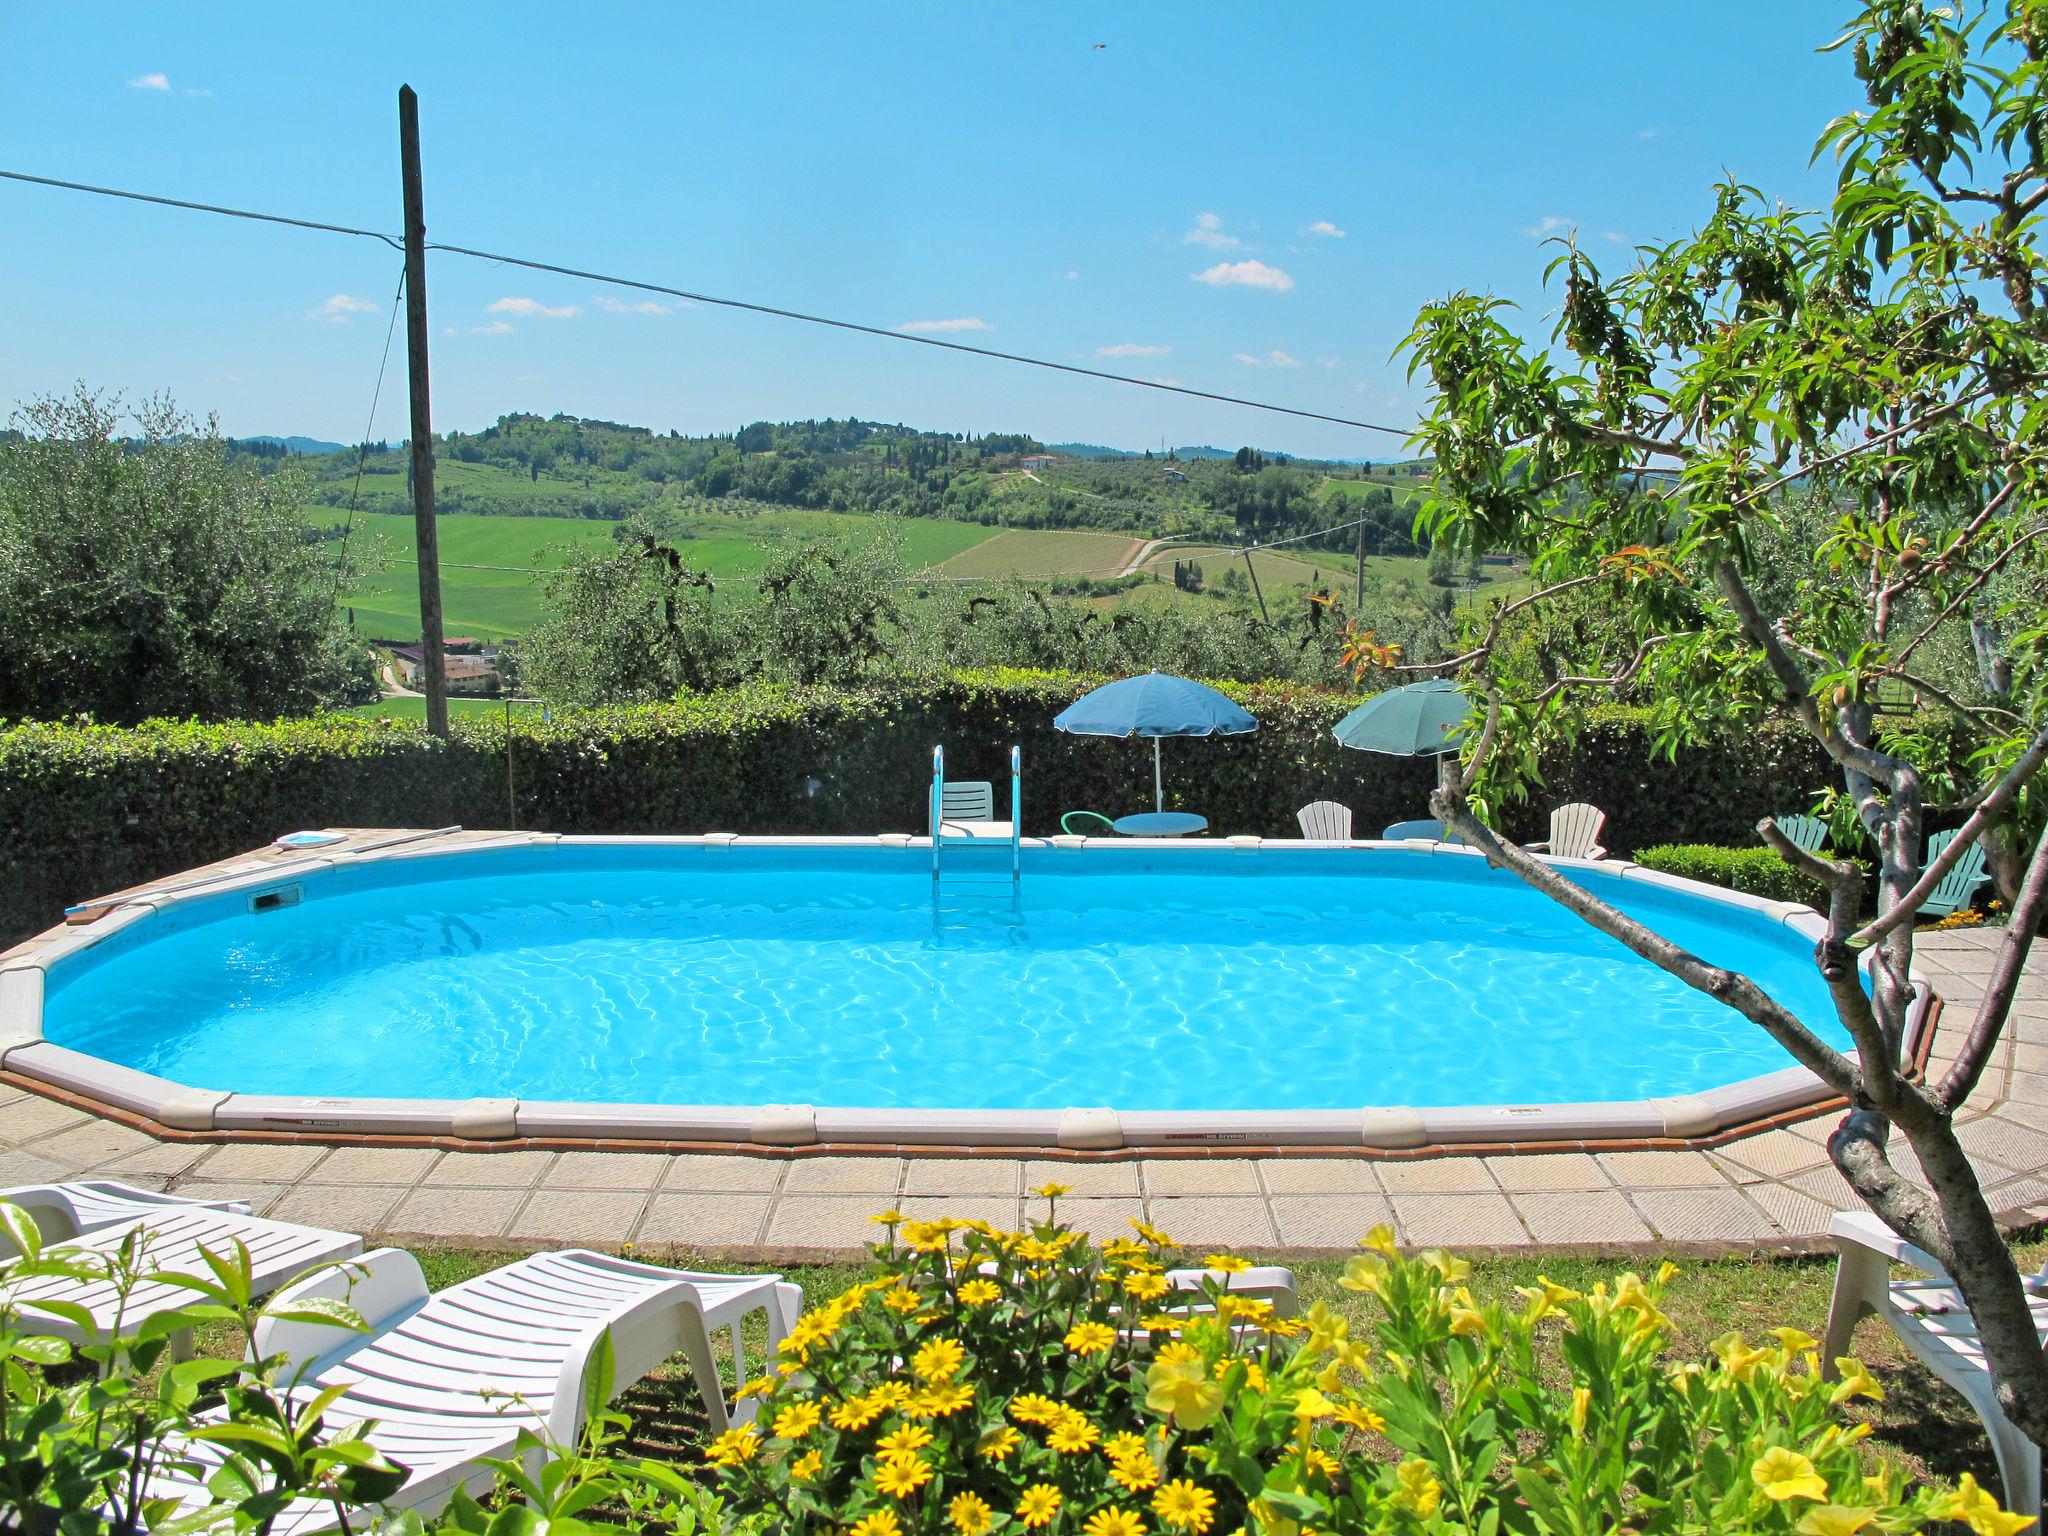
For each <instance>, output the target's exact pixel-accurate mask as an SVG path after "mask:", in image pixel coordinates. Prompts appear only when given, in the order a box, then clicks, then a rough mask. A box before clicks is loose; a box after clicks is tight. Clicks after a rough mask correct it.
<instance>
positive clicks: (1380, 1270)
mask: <svg viewBox="0 0 2048 1536" xmlns="http://www.w3.org/2000/svg"><path fill="white" fill-rule="evenodd" d="M1337 1283H1338V1284H1339V1285H1341V1286H1343V1287H1344V1289H1345V1290H1347V1291H1370V1292H1371V1293H1372V1294H1373V1295H1375V1296H1378V1297H1380V1298H1381V1299H1383V1300H1384V1299H1385V1297H1386V1294H1387V1261H1386V1260H1385V1259H1383V1258H1381V1257H1380V1256H1379V1255H1378V1254H1373V1253H1359V1254H1353V1255H1352V1256H1351V1257H1350V1258H1348V1259H1346V1260H1345V1261H1344V1273H1343V1274H1341V1275H1339V1276H1338V1277H1337Z"/></svg>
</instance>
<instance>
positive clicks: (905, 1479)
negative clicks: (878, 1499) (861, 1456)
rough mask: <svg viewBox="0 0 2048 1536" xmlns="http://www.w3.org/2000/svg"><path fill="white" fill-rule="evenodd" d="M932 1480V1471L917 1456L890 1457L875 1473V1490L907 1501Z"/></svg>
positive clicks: (884, 1460) (885, 1459)
mask: <svg viewBox="0 0 2048 1536" xmlns="http://www.w3.org/2000/svg"><path fill="white" fill-rule="evenodd" d="M931 1480H932V1469H931V1468H930V1467H929V1466H928V1465H926V1464H925V1462H924V1461H923V1460H921V1459H920V1458H918V1457H916V1456H889V1457H886V1458H884V1459H883V1462H882V1465H881V1466H880V1467H878V1468H877V1469H876V1471H875V1489H876V1491H877V1492H880V1493H886V1494H888V1495H889V1496H890V1497H891V1498H895V1499H907V1498H909V1497H910V1496H911V1495H912V1494H913V1493H915V1492H917V1490H918V1489H920V1488H922V1487H923V1486H924V1485H925V1484H926V1483H928V1482H930V1481H931Z"/></svg>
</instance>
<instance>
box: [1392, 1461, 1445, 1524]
mask: <svg viewBox="0 0 2048 1536" xmlns="http://www.w3.org/2000/svg"><path fill="white" fill-rule="evenodd" d="M1394 1481H1395V1483H1396V1485H1397V1486H1398V1490H1399V1491H1398V1492H1396V1493H1395V1495H1394V1502H1395V1503H1396V1504H1399V1505H1401V1506H1403V1507H1404V1508H1407V1509H1412V1510H1414V1511H1415V1513H1416V1515H1417V1516H1418V1517H1420V1518H1421V1519H1424V1520H1427V1519H1428V1518H1429V1517H1430V1516H1431V1515H1433V1514H1435V1513H1436V1507H1437V1505H1439V1504H1441V1503H1442V1502H1443V1499H1444V1485H1443V1484H1442V1483H1440V1482H1438V1481H1437V1480H1436V1474H1435V1473H1433V1472H1431V1471H1430V1470H1429V1463H1428V1462H1426V1461H1417V1460H1415V1459H1414V1458H1412V1457H1411V1458H1410V1459H1408V1460H1407V1461H1404V1462H1402V1463H1401V1465H1400V1466H1398V1467H1396V1468H1395V1469H1394Z"/></svg>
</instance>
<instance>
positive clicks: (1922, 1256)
mask: <svg viewBox="0 0 2048 1536" xmlns="http://www.w3.org/2000/svg"><path fill="white" fill-rule="evenodd" d="M1828 1232H1829V1233H1830V1235H1832V1236H1833V1237H1834V1238H1835V1239H1836V1241H1837V1242H1838V1243H1839V1244H1840V1246H1841V1250H1842V1256H1841V1260H1840V1262H1839V1264H1838V1266H1837V1268H1836V1270H1835V1295H1834V1300H1833V1301H1832V1302H1831V1303H1830V1305H1829V1307H1828V1328H1827V1339H1826V1341H1825V1343H1824V1344H1823V1346H1822V1348H1823V1356H1822V1357H1823V1358H1824V1359H1826V1360H1828V1361H1831V1362H1832V1361H1833V1360H1835V1359H1837V1358H1838V1357H1840V1356H1842V1355H1846V1354H1848V1353H1849V1339H1850V1336H1851V1335H1852V1334H1853V1333H1854V1332H1855V1330H1856V1324H1857V1322H1858V1321H1859V1320H1860V1319H1862V1318H1864V1317H1867V1316H1869V1315H1870V1314H1872V1313H1875V1314H1876V1315H1877V1316H1879V1317H1881V1318H1883V1319H1884V1321H1885V1325H1886V1326H1887V1327H1889V1328H1890V1329H1891V1330H1892V1332H1893V1333H1896V1334H1897V1335H1898V1336H1899V1341H1900V1342H1901V1343H1902V1344H1904V1345H1905V1346H1906V1348H1907V1349H1909V1350H1911V1351H1912V1353H1913V1355H1914V1356H1915V1358H1917V1359H1918V1360H1919V1361H1920V1363H1921V1364H1922V1365H1924V1366H1926V1367H1927V1368H1928V1369H1929V1370H1930V1371H1932V1372H1934V1374H1935V1375H1936V1376H1938V1377H1940V1378H1941V1379H1942V1380H1943V1381H1945V1382H1947V1383H1948V1384H1949V1385H1950V1386H1951V1387H1954V1388H1955V1389H1956V1390H1957V1391H1958V1392H1960V1393H1962V1394H1963V1396H1964V1397H1965V1398H1967V1399H1968V1400H1969V1403H1970V1406H1971V1407H1972V1408H1974V1409H1976V1411H1977V1417H1978V1418H1980V1419H1982V1420H1983V1421H1984V1428H1985V1431H1986V1432H1987V1433H1988V1434H1989V1435H1990V1437H1991V1449H1992V1452H1993V1453H1994V1454H1995V1455H1996V1456H1997V1458H1998V1473H1999V1476H2000V1477H2001V1478H2002V1479H2003V1480H2004V1482H2005V1507H2006V1508H2007V1509H2009V1510H2012V1511H2013V1512H2014V1513H2015V1514H2026V1513H2029V1512H2032V1511H2034V1510H2038V1509H2039V1508H2040V1507H2041V1451H2040V1448H2039V1447H2038V1446H2036V1445H2035V1444H2034V1442H2033V1441H2031V1440H2029V1439H2028V1438H2027V1437H2026V1436H2025V1435H2023V1434H2021V1433H2020V1432H2019V1430H2018V1429H2016V1428H2014V1427H2013V1424H2012V1422H2011V1421H2010V1420H2009V1419H2007V1418H2006V1416H2005V1414H2004V1412H2003V1410H2001V1409H2000V1408H1999V1406H1998V1400H1997V1399H1996V1398H1995V1397H1994V1396H1993V1395H1992V1392H1991V1372H1990V1369H1989V1368H1988V1367H1987V1366H1986V1365H1985V1363H1984V1349H1983V1346H1982V1345H1981V1344H1980V1343H1979V1342H1978V1339H1977V1328H1976V1325H1975V1324H1974V1323H1973V1322H1972V1321H1971V1320H1970V1310H1969V1308H1968V1307H1966V1306H1964V1305H1963V1298H1962V1295H1961V1293H1960V1292H1958V1291H1957V1290H1956V1287H1955V1282H1954V1281H1953V1280H1951V1279H1950V1278H1949V1277H1948V1276H1947V1275H1946V1274H1944V1273H1943V1272H1942V1268H1941V1266H1940V1265H1939V1264H1937V1263H1935V1262H1934V1259H1933V1257H1932V1255H1930V1254H1928V1253H1927V1252H1925V1251H1924V1250H1922V1249H1919V1248H1916V1247H1914V1246H1913V1245H1912V1244H1911V1243H1909V1242H1907V1241H1906V1240H1905V1239H1904V1238H1902V1237H1900V1236H1899V1235H1898V1234H1897V1233H1896V1232H1894V1231H1892V1229H1891V1228H1890V1227H1888V1226H1886V1225H1885V1224H1884V1223H1883V1222H1882V1221H1880V1220H1878V1219H1877V1217H1875V1216H1873V1215H1871V1214H1870V1213H1869V1212H1867V1211H1843V1212H1840V1213H1838V1214H1837V1215H1836V1216H1835V1218H1834V1219H1833V1220H1832V1221H1830V1222H1829V1223H1828ZM1894 1263H1900V1264H1907V1265H1911V1266H1912V1267H1913V1268H1914V1269H1917V1270H1919V1271H1920V1272H1921V1273H1922V1275H1924V1276H1925V1277H1926V1278H1924V1279H1915V1280H1900V1281H1894V1280H1893V1279H1892V1278H1891V1266H1892V1265H1893V1264H1894ZM2027 1290H2028V1291H2029V1292H2030V1293H2031V1301H2030V1304H2031V1306H2032V1308H2033V1312H2034V1327H2035V1329H2036V1331H2038V1332H2039V1333H2040V1334H2041V1336H2042V1339H2043V1342H2044V1344H2048V1268H2044V1269H2043V1270H2042V1272H2041V1273H2040V1274H2038V1275H2034V1276H2030V1277H2029V1278H2028V1280H2027Z"/></svg>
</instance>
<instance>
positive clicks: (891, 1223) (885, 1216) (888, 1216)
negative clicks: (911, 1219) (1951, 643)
mask: <svg viewBox="0 0 2048 1536" xmlns="http://www.w3.org/2000/svg"><path fill="white" fill-rule="evenodd" d="M907 1219H908V1218H906V1217H905V1216H904V1214H903V1213H902V1212H901V1211H881V1212H879V1213H877V1214H876V1215H873V1216H870V1217H869V1218H868V1220H869V1221H872V1222H874V1223H876V1224H877V1225H879V1226H884V1227H900V1226H902V1225H903V1223H904V1222H905V1221H906V1220H907Z"/></svg>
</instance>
